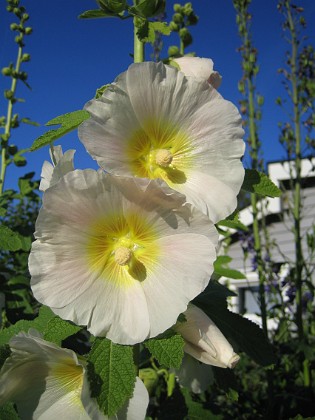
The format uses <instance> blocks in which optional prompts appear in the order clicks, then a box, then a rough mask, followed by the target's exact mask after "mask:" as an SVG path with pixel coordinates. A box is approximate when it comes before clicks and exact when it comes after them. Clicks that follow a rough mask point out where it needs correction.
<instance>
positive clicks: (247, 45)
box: [234, 0, 268, 337]
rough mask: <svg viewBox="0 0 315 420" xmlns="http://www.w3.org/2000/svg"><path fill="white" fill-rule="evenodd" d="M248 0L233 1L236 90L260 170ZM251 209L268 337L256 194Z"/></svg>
mask: <svg viewBox="0 0 315 420" xmlns="http://www.w3.org/2000/svg"><path fill="white" fill-rule="evenodd" d="M250 3H251V0H245V1H243V0H234V7H235V9H236V11H237V23H238V30H239V35H240V37H241V39H242V41H243V44H242V47H241V48H240V51H241V54H242V59H243V61H242V67H243V79H242V80H241V82H240V84H239V90H240V92H241V93H242V94H243V96H244V98H245V99H244V100H242V101H241V104H242V108H241V110H242V112H243V114H244V115H246V117H247V124H248V145H249V151H250V152H249V153H250V157H251V167H252V169H255V170H258V169H261V162H260V142H259V139H258V134H257V124H256V120H257V116H258V115H259V112H260V111H259V103H258V102H260V103H261V101H262V99H261V97H260V96H258V97H257V96H256V95H255V77H256V74H257V73H258V66H257V64H256V60H257V51H256V49H255V48H254V47H253V45H252V41H251V37H250V32H249V31H250V28H249V21H250V14H249V13H248V6H249V4H250ZM251 206H252V215H253V235H254V249H255V256H256V263H257V271H258V278H259V302H260V312H261V319H262V328H263V331H264V333H265V335H266V337H268V329H267V309H266V296H265V283H266V277H265V270H264V263H263V259H262V241H261V236H260V225H259V218H258V216H259V211H261V209H260V210H259V209H258V198H257V195H256V194H255V193H253V194H251Z"/></svg>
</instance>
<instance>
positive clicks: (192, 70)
mask: <svg viewBox="0 0 315 420" xmlns="http://www.w3.org/2000/svg"><path fill="white" fill-rule="evenodd" d="M173 61H175V63H176V64H177V65H178V66H179V69H180V71H182V72H183V73H184V74H185V76H192V77H195V78H197V79H201V80H206V81H207V82H208V83H210V85H212V86H213V87H214V88H215V89H218V88H219V87H220V85H221V81H222V76H221V75H220V73H219V72H217V71H214V70H213V67H214V64H213V61H212V60H211V59H210V58H201V57H189V56H187V57H179V58H174V59H173Z"/></svg>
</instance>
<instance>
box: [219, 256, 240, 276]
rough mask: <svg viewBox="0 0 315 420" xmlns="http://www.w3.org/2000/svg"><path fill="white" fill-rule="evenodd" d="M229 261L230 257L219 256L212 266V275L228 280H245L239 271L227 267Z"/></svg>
mask: <svg viewBox="0 0 315 420" xmlns="http://www.w3.org/2000/svg"><path fill="white" fill-rule="evenodd" d="M231 261H232V258H231V257H228V256H227V255H219V256H218V257H217V259H216V260H215V262H214V265H213V266H214V273H215V274H216V275H218V276H223V277H227V278H229V279H237V280H241V279H246V276H245V275H244V274H243V273H241V272H240V271H237V270H233V269H232V268H229V267H227V265H228V263H230V262H231Z"/></svg>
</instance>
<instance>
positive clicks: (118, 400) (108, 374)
mask: <svg viewBox="0 0 315 420" xmlns="http://www.w3.org/2000/svg"><path fill="white" fill-rule="evenodd" d="M88 377H89V381H90V387H91V396H92V397H94V398H96V399H97V402H98V404H99V407H100V408H101V409H102V410H103V412H104V413H105V414H107V415H108V416H113V415H114V414H116V412H117V411H118V410H119V409H120V408H121V407H122V406H123V404H124V403H125V401H126V400H127V399H129V398H131V397H132V394H133V389H134V384H135V380H136V369H135V365H134V362H133V349H132V347H131V346H122V345H120V344H115V343H112V342H111V341H110V340H107V339H106V338H96V339H95V341H94V343H93V346H92V349H91V351H90V353H89V357H88Z"/></svg>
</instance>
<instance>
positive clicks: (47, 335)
mask: <svg viewBox="0 0 315 420" xmlns="http://www.w3.org/2000/svg"><path fill="white" fill-rule="evenodd" d="M81 329H82V327H79V326H78V325H75V324H73V323H72V322H70V321H65V320H63V319H61V318H59V316H55V317H54V318H52V319H51V320H50V321H48V323H47V325H46V328H45V330H44V339H45V340H47V341H51V342H52V343H55V344H57V345H58V346H61V344H62V341H63V340H65V339H66V338H68V337H70V336H71V335H74V334H76V333H77V332H79V331H80V330H81Z"/></svg>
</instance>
